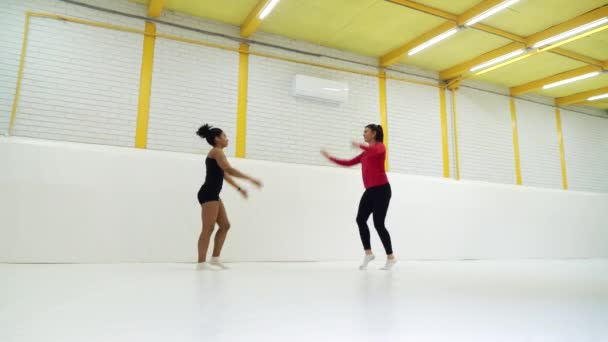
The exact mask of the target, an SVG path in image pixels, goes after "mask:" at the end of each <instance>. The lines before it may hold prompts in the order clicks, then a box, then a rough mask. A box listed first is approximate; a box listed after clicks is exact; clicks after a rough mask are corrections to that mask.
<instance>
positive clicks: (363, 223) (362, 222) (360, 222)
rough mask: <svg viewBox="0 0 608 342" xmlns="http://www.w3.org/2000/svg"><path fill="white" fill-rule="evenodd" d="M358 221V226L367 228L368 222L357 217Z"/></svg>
mask: <svg viewBox="0 0 608 342" xmlns="http://www.w3.org/2000/svg"><path fill="white" fill-rule="evenodd" d="M356 221H357V225H358V226H365V225H366V224H367V220H366V219H365V218H363V217H361V216H357V219H356Z"/></svg>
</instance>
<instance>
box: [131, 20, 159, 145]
mask: <svg viewBox="0 0 608 342" xmlns="http://www.w3.org/2000/svg"><path fill="white" fill-rule="evenodd" d="M155 41H156V25H155V24H154V23H151V22H146V33H145V35H144V47H143V52H142V56H141V75H140V79H139V107H138V109H137V127H136V130H135V147H136V148H146V146H147V144H148V119H149V115H150V92H151V90H152V67H153V66H154V43H155Z"/></svg>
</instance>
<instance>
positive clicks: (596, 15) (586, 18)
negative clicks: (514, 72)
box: [526, 5, 608, 46]
mask: <svg viewBox="0 0 608 342" xmlns="http://www.w3.org/2000/svg"><path fill="white" fill-rule="evenodd" d="M605 17H608V5H604V6H602V7H600V8H598V9H596V10H593V11H591V12H587V13H585V14H582V15H579V16H578V17H576V18H573V19H570V20H568V21H566V22H563V23H561V24H559V25H555V26H553V27H551V28H548V29H546V30H544V31H541V32H538V33H536V34H533V35H531V36H530V37H528V38H527V39H526V40H527V43H528V46H533V45H534V44H536V43H538V42H540V41H542V40H545V39H547V38H551V37H553V36H556V35H558V34H561V33H564V32H567V31H570V30H572V29H575V28H577V27H580V26H582V25H585V24H588V23H591V22H594V21H596V20H599V19H602V18H605Z"/></svg>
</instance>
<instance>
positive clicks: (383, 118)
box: [378, 70, 388, 171]
mask: <svg viewBox="0 0 608 342" xmlns="http://www.w3.org/2000/svg"><path fill="white" fill-rule="evenodd" d="M378 90H379V94H380V124H381V125H382V129H383V131H384V145H385V146H386V161H385V162H384V169H385V170H386V171H388V112H387V110H386V72H385V71H384V70H383V71H380V72H379V73H378Z"/></svg>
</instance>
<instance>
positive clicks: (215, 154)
mask: <svg viewBox="0 0 608 342" xmlns="http://www.w3.org/2000/svg"><path fill="white" fill-rule="evenodd" d="M211 157H212V158H213V159H215V160H216V161H217V164H218V165H219V166H220V168H221V169H222V170H224V172H225V173H226V174H228V175H229V176H232V177H236V178H241V179H245V180H248V181H250V182H251V183H253V184H255V185H256V186H258V187H261V186H262V182H260V181H259V180H257V179H255V178H252V177H250V176H248V175H246V174H244V173H242V172H241V171H239V170H237V169H235V168H234V167H232V165H230V163H229V162H228V158H226V155H225V154H224V151H222V150H221V149H214V150H213V151H212V152H211ZM228 182H229V181H228ZM237 188H238V186H237Z"/></svg>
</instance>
